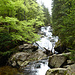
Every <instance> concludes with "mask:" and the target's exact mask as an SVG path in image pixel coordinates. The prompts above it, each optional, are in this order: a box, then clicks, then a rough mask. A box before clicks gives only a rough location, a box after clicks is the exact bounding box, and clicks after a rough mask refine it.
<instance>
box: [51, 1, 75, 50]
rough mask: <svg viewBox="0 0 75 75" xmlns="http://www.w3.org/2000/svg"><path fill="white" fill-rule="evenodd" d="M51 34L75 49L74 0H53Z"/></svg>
mask: <svg viewBox="0 0 75 75" xmlns="http://www.w3.org/2000/svg"><path fill="white" fill-rule="evenodd" d="M52 5H53V9H52V27H53V34H54V35H57V36H59V39H60V41H61V43H62V44H64V45H65V46H67V47H68V48H69V49H75V0H53V4H52Z"/></svg>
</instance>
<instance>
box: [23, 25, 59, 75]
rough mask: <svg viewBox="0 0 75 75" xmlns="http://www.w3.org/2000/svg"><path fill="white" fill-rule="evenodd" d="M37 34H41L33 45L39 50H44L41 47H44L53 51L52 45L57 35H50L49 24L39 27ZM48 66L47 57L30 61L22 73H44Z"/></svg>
mask: <svg viewBox="0 0 75 75" xmlns="http://www.w3.org/2000/svg"><path fill="white" fill-rule="evenodd" d="M38 34H41V38H40V41H37V42H36V43H34V45H38V47H39V49H41V50H44V48H43V47H45V48H46V49H48V50H52V52H53V53H54V46H55V42H57V41H58V36H52V28H51V26H47V27H41V30H40V31H39V33H38ZM49 68H50V67H48V57H47V58H45V59H42V60H39V61H34V62H30V63H29V64H28V65H27V67H25V68H24V75H45V73H46V71H47V70H48V69H49Z"/></svg>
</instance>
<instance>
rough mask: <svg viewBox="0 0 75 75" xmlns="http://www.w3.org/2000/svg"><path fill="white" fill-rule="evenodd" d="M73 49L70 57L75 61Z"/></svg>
mask: <svg viewBox="0 0 75 75" xmlns="http://www.w3.org/2000/svg"><path fill="white" fill-rule="evenodd" d="M70 51H71V56H69V58H70V59H71V60H72V61H74V62H75V50H70Z"/></svg>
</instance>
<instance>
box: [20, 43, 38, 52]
mask: <svg viewBox="0 0 75 75" xmlns="http://www.w3.org/2000/svg"><path fill="white" fill-rule="evenodd" d="M37 49H38V46H34V45H32V44H23V45H20V46H19V51H29V52H33V51H36V50H37Z"/></svg>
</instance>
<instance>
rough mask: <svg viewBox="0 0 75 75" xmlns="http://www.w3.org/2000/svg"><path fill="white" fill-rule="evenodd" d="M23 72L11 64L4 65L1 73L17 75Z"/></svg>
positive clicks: (0, 74) (2, 74) (0, 70)
mask: <svg viewBox="0 0 75 75" xmlns="http://www.w3.org/2000/svg"><path fill="white" fill-rule="evenodd" d="M17 74H21V73H19V71H18V70H17V69H16V68H12V67H10V66H4V67H1V68H0V75H17Z"/></svg>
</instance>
